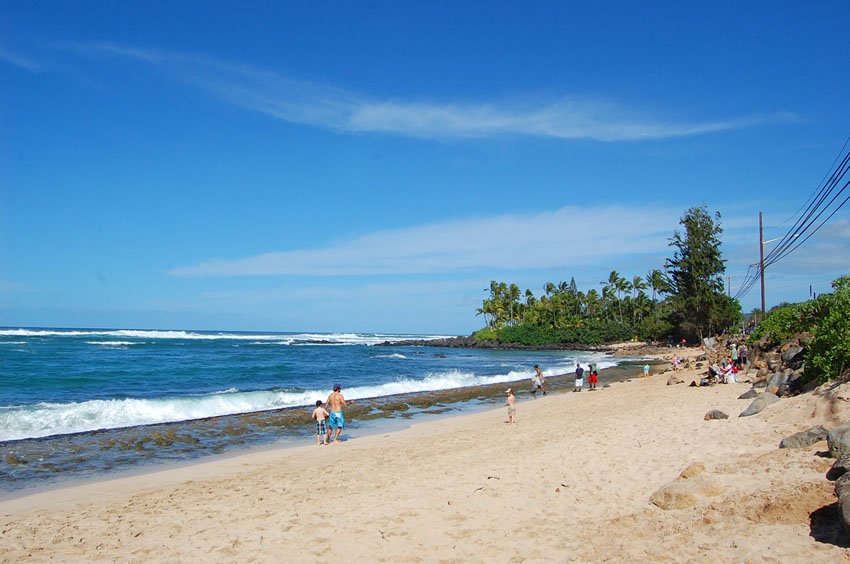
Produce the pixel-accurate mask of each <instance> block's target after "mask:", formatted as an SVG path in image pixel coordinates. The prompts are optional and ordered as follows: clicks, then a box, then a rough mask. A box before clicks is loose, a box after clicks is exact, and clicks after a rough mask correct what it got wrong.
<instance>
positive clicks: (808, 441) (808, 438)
mask: <svg viewBox="0 0 850 564" xmlns="http://www.w3.org/2000/svg"><path fill="white" fill-rule="evenodd" d="M828 434H829V431H827V430H826V429H824V428H823V427H821V426H820V425H818V426H817V427H812V428H811V429H809V430H807V431H800V432H799V433H794V434H793V435H791V436H790V437H785V438H784V439H782V440H781V441H779V448H803V447H808V446H812V445H813V444H815V443H817V442H820V441H823V440H825V439H826V436H827V435H828Z"/></svg>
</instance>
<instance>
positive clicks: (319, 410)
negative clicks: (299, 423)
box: [313, 400, 330, 446]
mask: <svg viewBox="0 0 850 564" xmlns="http://www.w3.org/2000/svg"><path fill="white" fill-rule="evenodd" d="M328 415H330V413H328V412H327V410H325V408H324V407H323V406H322V400H316V409H314V410H313V419H315V420H316V446H320V445H323V444H324V445H326V444H328V442H327V439H326V437H325V436H326V435H327V434H328V425H327V423H326V422H325V418H326V417H327V416H328Z"/></svg>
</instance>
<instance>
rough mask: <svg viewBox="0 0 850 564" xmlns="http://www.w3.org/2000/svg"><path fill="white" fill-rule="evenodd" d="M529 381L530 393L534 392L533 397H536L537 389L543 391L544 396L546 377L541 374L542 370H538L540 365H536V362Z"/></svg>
mask: <svg viewBox="0 0 850 564" xmlns="http://www.w3.org/2000/svg"><path fill="white" fill-rule="evenodd" d="M531 382H532V390H531V393H532V394H535V397H537V396H536V394H537V390H540V391H541V392H543V395H544V396H545V395H546V387H545V386H544V384H545V383H546V377H545V376H543V371H542V370H540V366H538V365H536V364H535V365H534V376H532V377H531Z"/></svg>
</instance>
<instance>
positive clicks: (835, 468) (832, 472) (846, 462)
mask: <svg viewBox="0 0 850 564" xmlns="http://www.w3.org/2000/svg"><path fill="white" fill-rule="evenodd" d="M847 472H850V453H848V454H845V455H843V456H842V457H841V458H839V459H838V460H836V461H835V463H834V464H833V465H832V467H831V468H830V469H829V471H827V473H826V479H827V480H837V479H838V478H840V477H841V476H843V475H844V474H846V473H847Z"/></svg>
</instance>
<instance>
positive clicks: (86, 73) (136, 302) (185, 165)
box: [0, 0, 850, 334]
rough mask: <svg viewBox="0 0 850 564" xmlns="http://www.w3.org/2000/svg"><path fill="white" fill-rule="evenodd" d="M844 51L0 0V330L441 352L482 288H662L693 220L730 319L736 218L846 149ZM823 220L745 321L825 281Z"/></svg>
mask: <svg viewBox="0 0 850 564" xmlns="http://www.w3.org/2000/svg"><path fill="white" fill-rule="evenodd" d="M848 22H850V4H848V3H847V2H842V1H835V2H817V3H812V4H811V5H804V4H803V3H799V2H795V3H791V2H788V3H785V2H770V3H759V2H750V3H740V2H717V1H712V2H661V3H659V2H611V3H587V2H551V3H547V2H529V3H507V2H493V1H490V2H436V1H435V2H416V3H414V2H381V1H374V2H304V1H299V2H277V3H274V2H272V3H269V2H240V3H220V2H217V3H213V2H205V1H204V2H200V1H198V2H193V1H181V2H156V1H146V2H108V1H103V2H86V1H78V2H58V1H56V2H39V1H33V2H9V1H5V0H0V325H11V326H77V327H80V326H83V327H120V328H125V327H132V328H185V329H231V330H237V329H242V330H279V331H386V332H394V331H401V332H416V333H452V334H455V333H456V334H467V333H469V332H471V331H473V330H475V329H477V328H479V327H480V326H482V324H483V320H482V318H481V317H476V316H475V309H476V308H477V307H479V306H480V305H481V300H482V299H483V298H484V297H485V295H486V294H485V292H483V291H482V290H484V289H485V288H487V287H488V285H489V281H490V280H493V279H495V280H500V281H506V282H516V283H517V284H519V285H520V286H521V287H522V288H523V289H525V288H531V289H532V290H533V291H534V292H535V293H536V294H538V295H539V294H540V293H541V292H542V288H543V286H544V284H545V283H546V282H547V281H553V282H558V281H561V280H569V279H570V277H575V279H576V282H577V283H578V285H579V287H580V288H581V289H582V290H587V289H589V288H591V287H595V288H599V282H600V281H601V280H603V279H605V278H607V274H608V272H609V271H610V270H612V269H616V270H618V271H619V272H620V273H621V274H624V275H626V276H627V277H629V278H631V277H632V276H634V275H643V274H645V273H646V272H647V271H648V270H650V269H652V268H659V267H661V266H662V265H663V262H664V259H665V257H668V256H670V254H671V251H670V249H669V247H668V246H667V239H668V238H669V237H670V236H671V235H672V232H673V230H674V229H675V228H676V227H677V222H678V220H679V218H680V217H681V215H682V213H683V212H684V211H685V210H686V209H687V208H689V207H692V206H697V205H706V206H707V207H708V208H709V209H710V210H712V211H719V212H720V213H721V214H722V218H723V219H722V225H723V227H724V229H725V233H724V251H725V256H726V258H727V260H728V265H727V266H728V274H729V275H731V276H732V288H733V291H734V290H735V289H736V281H738V282H740V281H741V280H743V276H744V274H745V272H746V270H747V265H748V264H750V263H753V262H755V261H756V260H757V258H758V212H759V211H763V212H764V214H765V224H766V226H767V229H766V232H765V238H772V237H778V236H781V235H783V234H784V233H785V231H786V230H787V229H788V228H789V227H790V225H791V223H792V222H787V223H783V222H785V221H786V220H787V219H788V218H789V217H791V216H793V214H794V213H795V212H796V211H797V210H798V209H799V207H800V206H801V205H802V204H803V203H804V202H805V200H806V199H807V198H808V197H809V195H810V194H811V193H812V191H813V190H814V189H815V188H816V187H817V186H818V184H819V182H820V181H821V179H822V177H823V175H824V174H825V173H826V172H827V170H828V169H829V167H830V165H831V163H832V161H833V159H834V158H835V156H836V155H837V154H838V153H839V151H840V150H841V148H842V145H843V144H844V141H845V140H846V139H847V137H848V135H850V103H848V102H850V72H848V71H850V68H848V66H849V65H848V61H850V39H848V38H847V33H846V31H847V27H848ZM848 207H850V206H848ZM848 217H850V210H848V209H847V208H844V209H842V210H841V211H840V212H838V213H837V214H836V215H835V216H834V217H833V218H832V220H831V221H830V222H829V224H827V225H826V226H825V227H824V228H823V229H822V230H821V231H819V232H818V233H817V235H815V236H814V237H813V238H812V239H810V240H809V241H807V243H806V244H805V245H804V246H803V247H801V248H800V249H799V250H798V251H796V252H795V253H794V254H792V255H790V256H788V257H787V258H786V259H784V260H783V261H782V262H780V263H778V264H776V265H774V266H773V267H772V268H771V269H768V270H767V284H766V285H767V302H768V306H770V305H774V304H776V303H778V302H780V301H799V300H802V299H805V298H807V297H808V292H809V285H812V286H813V289H814V291H816V292H822V291H827V290H828V289H829V282H830V281H831V280H832V279H833V278H835V277H836V276H838V275H840V274H844V273H848V271H850V264H848V259H847V257H848V256H850V221H848ZM758 300H759V297H758V288H755V289H754V290H753V291H751V292H750V293H749V294H748V295H747V296H746V297H745V298H744V299H743V305H744V308H745V310H750V309H752V308H753V307H754V306H756V305H758Z"/></svg>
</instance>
